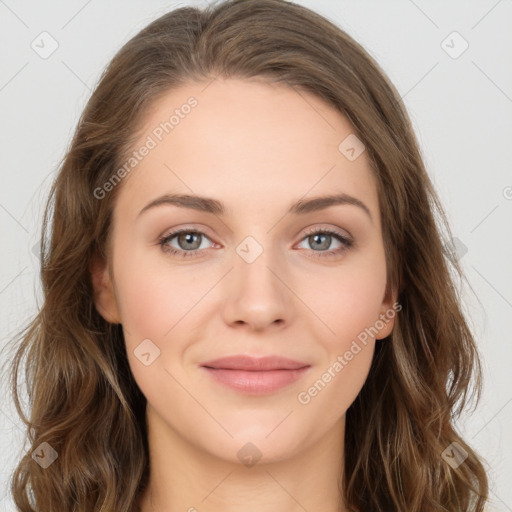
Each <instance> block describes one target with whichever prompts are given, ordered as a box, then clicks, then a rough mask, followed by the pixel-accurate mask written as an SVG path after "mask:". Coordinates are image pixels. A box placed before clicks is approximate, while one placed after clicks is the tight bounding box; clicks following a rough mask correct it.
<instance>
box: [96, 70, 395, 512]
mask: <svg viewBox="0 0 512 512" xmlns="http://www.w3.org/2000/svg"><path fill="white" fill-rule="evenodd" d="M206 85H207V84H205V83H190V84H187V85H182V86H180V88H178V89H174V90H172V91H170V92H169V93H167V94H166V95H165V96H164V97H162V98H160V99H159V100H158V101H157V102H155V103H154V105H153V106H152V108H151V110H150V111H149V112H148V113H147V115H146V116H145V118H144V122H143V129H142V131H141V132H140V138H139V140H138V142H137V143H136V144H135V145H134V147H135V148H138V147H140V146H141V145H142V144H143V142H144V140H146V137H147V136H148V135H150V134H151V133H152V131H153V130H154V129H155V127H156V126H158V125H159V124H160V123H161V122H162V121H163V120H166V119H168V118H169V115H170V114H169V113H172V111H173V110H174V109H175V108H179V107H180V106H181V105H183V104H184V103H186V100H187V98H189V97H190V96H194V97H195V98H196V99H197V101H198V105H197V106H196V107H195V108H194V109H192V110H191V112H190V114H188V115H187V116H185V118H184V119H182V120H180V123H179V125H177V126H175V128H174V129H173V130H172V132H170V133H169V134H168V135H166V136H165V137H164V138H163V140H162V141H161V142H159V144H158V145H157V147H155V148H154V149H152V150H151V151H150V152H149V154H148V155H147V156H146V157H144V158H143V159H142V160H141V162H140V163H138V165H137V166H136V168H134V169H133V170H132V171H131V173H130V174H129V175H128V176H127V177H126V178H124V180H123V181H122V183H121V184H120V185H118V186H120V187H121V190H119V191H118V192H119V196H118V198H117V201H116V204H115V209H114V215H113V234H112V239H111V242H112V252H111V260H110V261H109V262H106V261H101V260H97V261H95V263H94V265H93V266H92V267H91V272H92V274H93V283H94V288H95V302H96V306H97V308H98V311H100V313H101V314H102V315H103V316H104V318H105V319H106V320H107V321H109V322H113V323H122V325H123V330H124V333H125V340H126V348H127V355H128V359H129V363H130V367H131V370H132V372H133V376H134V378H135V380H136V382H137V384H138V385H139V387H140V389H141V390H142V392H143V393H144V395H145V396H146V398H147V400H148V408H147V422H148V429H149V445H150V463H151V477H150V485H149V487H148V490H147V492H145V494H144V495H143V497H142V500H141V507H142V508H141V509H142V511H143V512H151V511H158V512H170V511H176V510H183V511H187V510H189V511H193V510H197V511H199V512H203V511H220V510H222V511H223V512H231V511H235V510H240V509H241V507H242V506H243V509H244V510H246V511H248V512H251V511H254V512H255V511H261V510H265V511H268V512H295V511H299V510H300V511H301V512H302V511H303V510H304V509H306V510H310V511H312V510H324V511H331V512H335V511H339V510H342V511H345V510H347V509H346V508H345V507H344V506H343V505H342V504H341V503H340V496H339V490H338V480H339V478H341V475H342V472H343V457H344V442H343V439H344V431H345V413H346V411H347V409H348V407H349V406H350V405H351V404H352V402H353V401H354V399H355V398H356V396H357V395H358V393H359V391H360V390H361V388H362V386H363V384H364V382H365V380H366V378H367V376H368V372H369V368H370V364H371V360H372V356H373V352H374V346H375V342H376V339H382V338H385V337H386V336H388V335H389V334H390V332H391V330H392V328H393V320H392V319H391V320H388V321H387V323H386V324H385V327H384V328H381V329H380V331H379V332H378V334H377V335H376V337H375V338H371V337H370V338H369V339H368V342H367V344H366V345H363V344H362V343H359V345H360V347H361V350H360V351H359V352H358V353H357V354H356V355H354V357H353V359H352V360H350V361H348V362H347V364H346V365H345V366H344V367H343V369H342V370H341V371H340V372H338V373H336V372H334V373H335V375H336V376H335V377H333V378H332V379H331V380H330V382H328V383H327V384H326V385H325V387H324V388H323V389H322V390H321V391H320V392H318V394H317V395H316V396H314V397H312V398H311V400H310V401H309V403H307V404H302V403H300V402H299V400H298V394H299V393H300V392H303V391H307V390H308V388H309V387H310V386H312V385H313V384H314V383H315V381H317V380H318V379H320V378H322V375H323V374H324V373H325V372H326V371H327V370H328V369H329V367H332V365H333V363H334V362H335V361H336V360H337V357H338V356H339V355H343V354H344V353H345V352H346V351H347V350H349V349H350V347H351V344H352V343H353V341H354V340H355V339H356V338H357V336H358V335H359V334H360V333H361V332H362V331H364V329H365V328H367V327H370V326H373V325H374V324H375V323H376V322H377V320H378V319H379V315H382V314H383V313H385V312H386V311H389V310H390V309H391V308H392V305H393V303H394V302H395V297H394V294H393V293H392V292H391V291H390V290H389V287H387V285H386V262H385V256H384V244H383V239H382V231H381V219H380V213H379V202H378V195H377V187H376V183H375V179H374V177H373V174H372V171H371V169H370V166H369V162H368V160H367V157H366V153H365V152H363V153H362V154H361V155H360V156H359V157H358V158H357V159H356V160H354V161H349V160H348V159H347V158H346V157H345V156H344V155H343V154H342V153H341V152H340V151H339V150H338V145H339V144H340V142H341V141H342V140H344V139H345V137H347V136H348V135H349V134H351V133H354V129H353V127H352V126H351V124H350V123H349V121H348V120H347V118H346V117H344V116H342V115H341V114H340V113H339V112H338V111H336V110H335V109H333V108H332V107H331V106H329V105H328V104H327V103H325V102H323V101H322V100H321V99H319V98H317V97H316V96H313V95H311V94H310V93H307V92H303V91H301V92H300V94H299V92H298V91H296V90H294V89H292V88H290V87H287V86H285V85H281V84H279V85H275V84H268V83H266V82H264V81H263V80H260V79H251V80H238V79H236V80H235V79H228V80H222V79H216V80H214V81H213V82H211V83H210V84H209V85H208V86H207V87H206ZM164 193H183V194H191V195H198V196H207V197H211V198H215V199H217V200H219V201H222V202H223V203H225V206H226V213H225V215H223V216H220V215H215V214H212V213H206V212H200V211H196V210H193V209H189V208H180V207H178V206H176V205H170V204H165V205H161V206H158V207H155V208H151V209H149V210H147V211H146V212H145V213H143V214H141V215H140V216H138V214H139V212H140V210H141V209H142V208H143V207H144V206H145V205H147V204H148V203H150V202H151V201H152V200H153V199H155V198H156V197H159V196H161V195H162V194H164ZM333 193H345V194H348V195H350V196H353V197H355V198H357V199H359V200H360V201H362V202H363V203H364V204H365V205H366V206H367V207H368V209H369V211H370V213H371V218H370V216H369V215H368V214H367V213H366V212H365V211H364V210H363V209H362V208H360V207H358V206H355V205H351V204H341V205H334V206H330V207H328V208H325V209H323V210H319V211H316V212H310V213H306V214H303V215H294V214H286V212H287V210H288V208H289V207H290V205H291V204H292V203H294V202H296V201H298V200H299V199H305V200H306V199H310V198H312V197H316V196H324V195H330V194H333ZM176 228H190V230H192V231H194V229H195V230H199V231H202V232H204V233H205V235H206V236H205V237H203V238H202V240H201V245H200V248H199V249H196V253H199V256H197V257H187V258H180V257H179V256H173V255H171V254H169V253H168V252H165V251H164V250H163V249H162V246H160V245H159V243H158V240H159V238H160V237H162V236H163V235H166V234H167V233H170V232H171V231H172V230H174V229H176ZM311 228H319V229H320V228H323V229H334V230H337V231H338V232H340V233H341V234H343V235H345V236H347V235H348V236H351V237H352V238H353V240H354V244H353V245H352V247H348V248H345V249H343V247H344V246H343V244H342V242H339V241H338V240H337V239H336V238H335V237H332V238H330V239H329V237H327V240H326V241H322V240H320V241H319V242H316V243H317V244H318V243H320V245H321V247H320V249H316V250H315V248H316V247H317V246H316V245H315V240H313V239H312V238H311V236H309V235H308V234H307V229H311ZM249 235H250V236H252V237H253V238H254V239H255V240H257V242H258V243H259V244H260V245H261V247H262V249H263V252H262V253H261V254H260V255H259V256H258V257H257V258H256V259H255V261H253V262H252V263H248V262H247V261H245V260H244V259H243V258H242V257H240V255H239V254H238V253H237V252H236V248H237V246H238V245H239V244H240V243H241V242H242V241H243V240H244V239H245V238H246V237H247V236H249ZM329 241H330V244H329ZM322 243H323V244H324V245H322ZM167 245H171V246H172V247H174V248H175V249H178V250H179V249H181V251H182V252H186V251H187V250H188V251H189V252H190V250H191V249H190V247H191V245H190V242H189V245H187V243H186V241H183V240H182V241H181V245H180V244H179V240H178V237H175V238H174V239H173V240H172V241H169V242H168V243H167ZM192 245H193V244H192ZM198 245H199V242H198V244H197V245H196V246H194V247H197V246H198ZM325 246H327V248H325ZM187 248H188V249H187ZM339 248H341V252H339V254H335V255H333V256H327V255H325V252H326V251H328V250H336V249H339ZM250 250H251V251H253V250H254V248H251V249H250ZM145 339H150V340H151V341H152V343H154V344H155V345H156V346H157V347H158V348H159V349H160V356H159V357H157V358H156V359H155V360H154V361H153V362H152V363H151V364H150V365H148V366H146V365H144V364H142V363H141V361H140V360H139V359H138V358H137V357H136V356H135V354H134V350H135V349H136V348H137V346H139V344H140V343H141V342H142V341H143V340H145ZM384 342H386V341H384ZM233 354H249V355H254V356H262V355H274V354H277V355H282V356H286V357H289V358H292V359H296V360H299V361H305V362H307V363H308V364H310V365H311V367H310V369H309V370H308V372H307V373H306V375H305V376H304V377H303V378H301V379H300V380H299V381H296V382H294V383H292V384H291V385H289V386H287V387H285V388H283V389H281V390H279V391H276V392H274V393H271V394H267V395H263V396H249V395H245V394H242V393H240V392H237V391H234V390H232V389H230V388H226V387H224V386H222V385H221V384H219V383H217V382H216V381H214V380H212V379H211V378H210V376H209V375H207V374H205V372H204V371H202V370H201V369H200V368H199V365H200V364H201V363H202V362H206V361H208V360H212V359H214V358H218V357H223V356H227V355H233ZM331 373H332V370H331ZM248 442H250V443H252V444H253V445H254V446H255V447H257V449H258V450H259V452H261V458H260V459H259V461H258V462H257V463H256V464H255V465H253V466H251V467H248V466H247V465H245V464H244V463H243V462H242V461H241V460H240V458H239V457H238V456H237V452H238V451H239V450H240V449H241V448H242V447H243V446H244V445H246V443H248ZM246 449H249V451H250V450H254V448H246ZM251 453H253V452H251ZM254 453H255V451H254ZM254 453H253V454H254Z"/></svg>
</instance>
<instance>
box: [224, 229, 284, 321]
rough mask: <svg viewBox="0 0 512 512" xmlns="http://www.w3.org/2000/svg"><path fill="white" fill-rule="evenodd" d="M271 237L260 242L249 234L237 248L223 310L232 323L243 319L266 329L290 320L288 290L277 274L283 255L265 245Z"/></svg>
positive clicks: (227, 319)
mask: <svg viewBox="0 0 512 512" xmlns="http://www.w3.org/2000/svg"><path fill="white" fill-rule="evenodd" d="M270 238H271V237H266V238H265V241H266V242H263V241H261V242H260V241H259V240H258V239H256V237H255V236H252V235H249V236H247V237H245V238H244V239H243V240H242V241H241V242H240V243H239V244H238V245H237V246H236V248H235V253H236V254H234V255H233V267H234V268H233V270H232V272H230V278H229V279H230V281H229V292H228V298H227V301H226V302H225V309H224V315H225V321H226V322H228V323H230V324H233V323H241V322H242V323H246V324H250V325H251V326H252V327H253V328H255V329H263V328H264V327H266V326H269V325H271V324H273V323H280V324H281V323H283V322H286V321H288V320H289V316H290V314H291V311H290V306H291V303H290V298H289V297H288V295H289V291H288V290H287V288H286V286H285V285H284V284H283V283H282V282H281V281H280V279H279V278H278V277H277V276H276V274H279V273H280V270H279V269H280V265H279V263H280V261H279V260H280V258H278V257H277V252H276V251H274V250H273V248H271V247H268V246H267V247H264V245H263V244H264V243H265V244H266V245H267V244H268V243H269V239H270ZM260 239H261V237H260ZM281 279H283V277H281Z"/></svg>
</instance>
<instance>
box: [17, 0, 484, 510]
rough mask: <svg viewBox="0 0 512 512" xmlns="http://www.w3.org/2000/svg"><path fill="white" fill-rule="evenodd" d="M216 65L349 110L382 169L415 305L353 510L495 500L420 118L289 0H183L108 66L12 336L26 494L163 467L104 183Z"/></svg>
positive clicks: (381, 391) (99, 489)
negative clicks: (477, 445) (30, 310)
mask: <svg viewBox="0 0 512 512" xmlns="http://www.w3.org/2000/svg"><path fill="white" fill-rule="evenodd" d="M216 77H223V78H232V77H233V78H242V79H244V78H250V77H262V78H264V79H266V80H268V82H272V83H281V84H285V85H287V86H289V87H293V88H294V89H295V90H297V91H305V92H309V93H312V94H314V95H316V96H317V97H319V98H321V99H323V100H325V101H326V102H328V103H329V104H330V105H331V106H333V107H334V108H335V109H337V110H338V111H339V112H340V114H342V115H344V116H346V117H347V118H348V119H349V121H350V122H351V123H352V125H353V127H354V132H355V133H356V134H357V136H358V137H359V138H360V139H361V140H362V141H363V143H364V144H365V146H366V155H367V157H368V158H369V161H370V164H371V167H372V172H373V174H374V176H375V179H376V182H377V186H378V191H379V207H380V211H381V217H382V219H383V221H382V226H383V239H384V245H385V254H386V263H387V269H388V282H389V283H392V284H393V285H394V286H395V287H396V290H398V301H399V303H400V304H401V305H402V310H401V312H400V314H399V315H398V316H397V317H396V319H395V327H394V330H393V332H392V334H391V335H390V336H389V337H388V338H387V339H386V340H385V341H382V342H380V343H378V344H377V345H376V348H375V353H374V357H373V360H372V366H371V368H370V372H369V375H368V378H367V380H366V382H365V384H364V386H363V388H362V390H361V392H360V393H359V395H358V396H357V398H356V400H355V401H354V402H353V404H352V405H351V406H350V408H349V409H348V411H347V415H346V433H345V461H344V466H345V471H344V476H343V479H341V477H340V481H339V487H340V493H342V495H343V496H344V499H345V503H346V506H347V508H349V509H350V510H352V511H358V510H360V511H364V512H383V511H385V512H390V511H396V512H434V511H436V512H439V511H449V512H455V511H458V512H460V511H474V512H482V510H483V508H484V504H485V502H486V500H487V498H488V480H487V476H486V469H485V467H484V462H483V459H480V457H479V456H478V455H477V454H476V452H475V451H474V450H473V449H472V448H471V447H470V446H469V445H468V444H467V443H466V442H465V441H464V440H463V439H462V437H461V435H460V434H459V433H458V432H457V431H456V427H455V422H456V420H457V418H458V417H459V416H460V414H461V412H462V411H463V410H464V409H465V408H466V406H467V405H468V404H469V402H470V401H471V399H473V398H475V397H476V398H477V402H478V401H479V400H480V394H481V387H482V374H481V373H482V370H481V362H480V360H479V354H478V350H477V346H476V343H475V340H474V338H473V335H472V333H471V330H470V328H469V326H468V323H467V321H466V319H465V317H464V314H463V312H462V307H461V298H460V295H459V292H458V289H457V282H456V281H457V279H461V280H465V277H464V275H463V274H462V271H461V268H460V266H459V265H458V263H457V260H456V258H453V257H451V256H450V253H449V251H447V250H446V249H445V247H446V244H447V242H448V241H449V240H450V238H449V237H450V228H449V225H448V222H447V219H446V214H445V213H444V211H443V209H442V206H441V204H440V202H439V199H438V196H437V195H436V192H435V190H434V187H433V185H432V183H431V181H430V179H429V176H428V174H427V172H426V169H425V166H424V163H423V161H422V156H421V153H420V150H419V146H418V142H417V140H416V137H415V134H414V132H413V128H412V125H411V122H410V118H409V117H408V114H407V112H406V110H405V107H404V106H403V104H402V100H401V98H400V95H399V94H398V92H397V91H396V89H395V87H394V86H393V85H392V84H391V83H390V81H389V79H388V78H387V76H386V75H385V73H384V72H383V71H382V69H381V68H380V67H379V65H378V64H377V63H376V61H375V60H374V59H373V58H372V57H371V56H370V55H369V54H368V52H367V51H365V50H364V49H363V47H362V46H361V45H360V44H358V43H357V42H356V41H354V40H353V39H352V38H351V37H350V36H349V35H348V34H347V33H345V32H344V31H343V30H342V29H340V28H339V27H338V26H336V25H334V24H333V23H332V22H331V21H329V20H327V19H326V18H324V17H322V16H321V15H319V14H317V13H315V12H313V11H311V10H309V9H307V8H305V7H303V6H300V5H298V4H294V3H292V2H289V1H285V0H228V1H222V2H218V3H216V4H212V5H210V6H208V7H205V8H203V9H199V8H192V7H182V8H178V9H175V10H173V11H171V12H168V13H166V14H165V15H163V16H161V17H159V18H158V19H156V20H155V21H153V22H152V23H150V24H149V25H148V26H147V27H145V28H144V29H143V30H142V31H140V32H139V33H138V34H137V35H135V36H134V37H133V38H132V39H131V40H129V41H128V42H127V43H126V44H125V45H124V46H123V47H122V48H121V49H120V50H119V52H118V53H117V54H116V55H115V56H114V58H113V59H112V61H111V62H110V63H109V65H108V66H107V67H106V69H105V71H104V72H103V74H102V76H101V78H100V80H99V83H98V85H97V86H96V88H95V90H94V92H93V94H92V95H91V97H90V99H89V101H88V103H87V105H86V107H85V109H84V111H83V113H82V115H81V118H80V120H79V123H78V126H77V128H76V131H75V133H74V136H73V139H72V141H71V144H70V147H69V148H68V150H67V152H66V154H65V156H64V158H63V160H62V162H61V165H60V168H59V172H58V174H57V176H56V178H55V181H54V182H53V184H52V188H51V191H50V194H49V197H48V201H47V203H46V205H45V212H44V218H43V227H42V233H43V235H42V239H41V248H40V249H41V281H42V289H43V297H44V298H43V303H42V305H41V307H40V308H39V310H38V313H37V315H35V316H34V318H32V319H31V320H30V321H29V322H28V323H27V324H26V325H25V327H23V329H22V330H21V331H19V332H18V333H17V334H16V336H15V339H14V340H12V341H13V342H14V344H15V345H14V348H15V355H14V357H13V358H12V361H10V373H9V375H10V383H11V386H12V392H13V395H14V402H15V405H16V409H17V412H18V414H19V415H20V417H21V418H22V421H23V422H24V424H25V425H26V438H25V439H26V441H27V440H28V443H29V445H30V449H29V450H28V451H27V453H26V454H25V455H24V456H23V457H22V458H21V459H20V461H19V463H18V465H17V467H16V468H15V470H14V471H13V473H12V477H11V494H12V496H13V497H14V502H15V504H16V506H17V509H18V510H19V511H21V512H35V511H37V512H57V511H62V510H66V511H68V512H93V511H94V512H100V511H108V512H111V511H119V512H137V511H138V510H139V504H138V499H139V497H140V495H141V493H142V491H143V490H144V488H145V486H146V485H147V483H148V478H149V452H148V443H147V431H146V424H145V410H146V399H145V397H144V395H143V394H142V393H141V391H140V389H139V388H138V386H137V384H136V383H135V381H134V378H133V376H132V374H131V371H130V368H129V365H128V361H127V357H126V348H125V345H124V338H123V331H122V326H121V325H113V324H110V323H108V322H106V321H105V320H104V319H103V317H102V316H101V315H100V314H99V313H98V311H97V309H96V307H95V304H94V292H93V287H92V282H91V272H90V264H91V261H92V259H93V258H94V255H97V254H98V255H101V256H102V257H105V258H108V255H109V240H110V230H111V227H112V226H111V219H112V212H113V206H114V200H115V198H116V195H117V194H118V193H119V189H120V188H121V187H120V186H117V187H114V188H113V189H112V190H111V191H109V193H108V194H106V197H105V198H104V199H102V200H99V199H97V197H96V195H95V193H94V191H95V190H96V189H98V188H101V187H102V185H103V184H105V183H106V182H108V181H109V180H110V179H111V177H112V176H114V174H115V172H116V170H118V169H119V166H120V165H122V162H123V161H125V159H126V155H127V154H128V152H129V149H130V147H131V145H132V144H133V143H134V141H135V138H136V136H137V135H138V131H140V127H141V123H142V119H143V117H144V115H145V113H146V112H148V108H149V107H150V106H151V105H152V104H153V102H154V101H155V100H156V99H158V98H159V97H161V96H162V95H164V94H166V93H167V92H168V91H170V90H171V89H173V88H175V87H178V86H179V85H181V84H186V83H191V82H205V83H206V82H208V81H211V80H213V79H215V78H216ZM132 149H133V148H132ZM22 372H23V376H24V378H25V386H26V389H27V394H28V395H27V396H28V404H27V406H28V408H29V413H28V414H27V415H25V413H24V411H23V407H22V405H21V399H20V395H19V389H18V388H19V378H20V376H22ZM41 443H48V444H49V445H50V446H51V447H52V448H53V449H54V450H55V451H56V452H57V453H58V458H57V459H56V461H55V462H54V463H52V464H51V465H49V466H48V467H47V468H46V469H44V468H42V467H41V466H40V465H39V464H37V463H36V462H35V460H34V458H33V457H32V454H33V453H34V451H35V450H37V449H39V450H41V448H40V447H41ZM452 443H458V446H457V445H452ZM44 446H46V445H44ZM461 448H462V449H463V450H464V451H465V452H467V458H465V460H464V461H463V462H462V463H460V464H459V465H456V464H449V463H447V462H446V460H445V459H446V457H445V456H443V452H445V450H448V451H449V453H451V455H452V456H453V454H454V451H457V450H458V451H457V453H458V454H459V455H460V454H461V453H463V452H462V451H461ZM450 450H451V452H450ZM36 453H37V452H36ZM445 453H446V452H445ZM452 466H453V467H452Z"/></svg>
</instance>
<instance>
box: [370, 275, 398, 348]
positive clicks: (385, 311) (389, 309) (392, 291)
mask: <svg viewBox="0 0 512 512" xmlns="http://www.w3.org/2000/svg"><path fill="white" fill-rule="evenodd" d="M397 298H398V292H397V290H396V287H394V286H390V285H389V284H388V285H386V292H385V294H384V298H383V300H382V305H381V308H380V315H379V320H377V321H376V322H375V325H376V327H378V329H379V333H378V334H377V335H376V336H375V339H377V340H382V339H384V338H387V337H388V336H389V335H390V334H391V332H392V331H393V327H394V325H395V317H396V315H397V313H398V311H400V310H401V309H402V305H401V304H399V303H398V302H397Z"/></svg>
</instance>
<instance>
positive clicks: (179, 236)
mask: <svg viewBox="0 0 512 512" xmlns="http://www.w3.org/2000/svg"><path fill="white" fill-rule="evenodd" d="M205 240H209V241H210V242H211V240H210V239H209V238H208V237H207V236H206V234H205V233H203V232H202V231H197V230H193V229H187V228H184V229H179V230H177V231H173V232H172V233H168V234H167V235H165V236H163V237H162V238H160V240H159V242H158V243H159V245H160V246H161V247H162V250H163V251H164V252H166V253H169V254H172V255H173V256H177V257H180V258H189V257H196V256H200V255H201V252H202V251H203V250H205V249H208V248H209V247H208V245H206V246H205V245H204V244H203V242H204V241H205ZM302 240H303V241H302V242H301V243H304V241H305V242H306V243H307V244H308V245H309V247H310V248H312V249H311V252H312V253H313V254H312V255H311V256H312V257H330V256H338V255H340V254H341V253H343V252H344V251H346V250H347V249H349V248H350V247H351V246H352V245H353V240H352V239H351V238H349V237H348V236H347V235H344V234H342V233H339V232H337V231H334V230H331V229H319V228H317V229H313V230H311V231H309V232H307V233H306V236H305V237H304V238H303V239H302ZM333 241H335V242H337V243H338V244H339V245H338V247H337V248H335V249H331V250H326V249H329V247H331V245H332V242H333ZM171 242H175V244H177V246H176V245H172V243H171ZM212 243H213V242H212ZM210 247H211V246H210ZM314 253H316V254H314Z"/></svg>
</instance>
